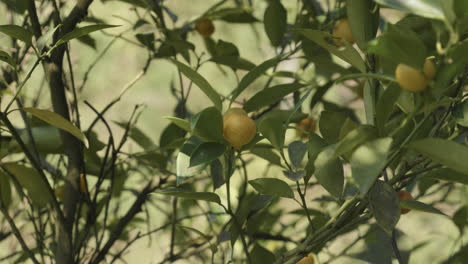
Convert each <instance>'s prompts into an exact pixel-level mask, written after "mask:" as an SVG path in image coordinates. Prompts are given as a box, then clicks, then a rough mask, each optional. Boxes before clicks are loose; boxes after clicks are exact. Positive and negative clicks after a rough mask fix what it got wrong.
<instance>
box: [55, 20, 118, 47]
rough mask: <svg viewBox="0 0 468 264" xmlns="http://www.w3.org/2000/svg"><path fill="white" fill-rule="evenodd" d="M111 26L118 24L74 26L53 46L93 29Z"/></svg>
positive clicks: (81, 35) (90, 31)
mask: <svg viewBox="0 0 468 264" xmlns="http://www.w3.org/2000/svg"><path fill="white" fill-rule="evenodd" d="M112 27H118V25H106V24H102V25H89V26H85V27H82V28H75V29H74V30H72V31H71V32H69V33H67V34H65V35H64V36H63V37H61V38H60V39H59V40H58V41H57V43H55V46H59V45H61V44H63V43H66V42H68V41H70V40H72V39H76V38H79V37H83V36H86V35H88V34H90V33H92V32H95V31H98V30H102V29H106V28H112Z"/></svg>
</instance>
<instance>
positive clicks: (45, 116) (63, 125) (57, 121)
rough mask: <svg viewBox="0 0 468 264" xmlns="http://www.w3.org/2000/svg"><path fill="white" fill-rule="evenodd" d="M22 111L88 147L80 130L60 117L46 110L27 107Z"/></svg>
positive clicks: (86, 140)
mask: <svg viewBox="0 0 468 264" xmlns="http://www.w3.org/2000/svg"><path fill="white" fill-rule="evenodd" d="M23 110H24V111H25V112H28V113H30V114H32V115H33V116H35V117H37V118H39V119H41V120H42V121H44V122H46V123H48V124H49V125H51V126H54V127H56V128H60V129H62V130H64V131H67V132H68V133H70V134H72V135H73V136H75V137H76V138H77V139H79V140H81V141H82V142H83V144H84V145H85V147H86V148H88V147H89V143H88V139H87V138H86V136H85V135H84V134H83V132H81V130H79V129H78V128H77V127H76V126H74V125H73V124H72V123H71V122H70V121H68V120H66V119H65V118H63V117H62V116H61V115H59V114H57V113H54V112H51V111H48V110H41V109H37V108H29V107H28V108H23Z"/></svg>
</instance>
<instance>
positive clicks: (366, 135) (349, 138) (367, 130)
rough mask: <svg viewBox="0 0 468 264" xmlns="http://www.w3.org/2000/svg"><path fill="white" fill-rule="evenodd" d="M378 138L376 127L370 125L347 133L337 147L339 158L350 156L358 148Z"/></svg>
mask: <svg viewBox="0 0 468 264" xmlns="http://www.w3.org/2000/svg"><path fill="white" fill-rule="evenodd" d="M376 137H377V131H376V129H375V127H373V126H370V125H362V126H359V127H357V128H355V129H353V130H352V131H350V132H349V133H347V134H346V135H345V136H344V137H343V138H342V139H341V140H340V141H339V142H338V143H337V147H336V155H337V156H342V155H346V156H350V155H351V154H352V153H353V151H354V150H356V148H357V147H359V146H360V145H362V144H364V143H365V142H366V141H369V140H372V139H374V138H376Z"/></svg>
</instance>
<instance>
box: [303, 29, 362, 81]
mask: <svg viewBox="0 0 468 264" xmlns="http://www.w3.org/2000/svg"><path fill="white" fill-rule="evenodd" d="M298 32H299V33H301V34H302V35H304V37H306V38H308V39H310V40H312V41H313V42H315V43H317V44H318V45H320V46H321V47H322V48H324V49H326V50H328V51H329V52H330V53H332V54H333V55H335V56H337V57H338V58H340V59H342V60H344V61H346V62H347V63H349V64H351V65H352V66H354V67H356V69H358V70H359V71H361V72H366V66H365V64H364V61H363V60H362V58H361V55H359V52H358V51H357V50H355V49H354V48H353V47H352V46H351V45H349V44H348V43H346V44H347V45H346V48H345V49H340V48H338V47H336V46H335V45H333V44H331V43H332V41H331V38H332V36H331V35H330V34H329V33H327V32H324V31H319V30H313V29H299V30H298Z"/></svg>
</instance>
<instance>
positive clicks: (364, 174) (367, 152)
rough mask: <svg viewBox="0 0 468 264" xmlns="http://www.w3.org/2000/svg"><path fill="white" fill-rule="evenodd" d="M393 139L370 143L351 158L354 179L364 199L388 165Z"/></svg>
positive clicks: (381, 139)
mask: <svg viewBox="0 0 468 264" xmlns="http://www.w3.org/2000/svg"><path fill="white" fill-rule="evenodd" d="M391 144H392V138H380V139H376V140H372V141H368V142H366V143H365V144H363V145H361V146H360V147H358V148H357V149H356V150H355V151H354V153H353V155H352V156H351V161H350V164H351V170H352V175H353V179H354V180H355V181H356V184H357V185H358V187H359V190H360V192H361V197H364V196H365V195H366V194H367V192H368V191H369V189H370V188H371V187H372V185H373V184H374V182H375V180H376V179H377V178H378V177H379V176H380V175H381V173H382V170H383V169H384V167H385V164H386V163H387V157H388V154H389V152H390V147H391Z"/></svg>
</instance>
